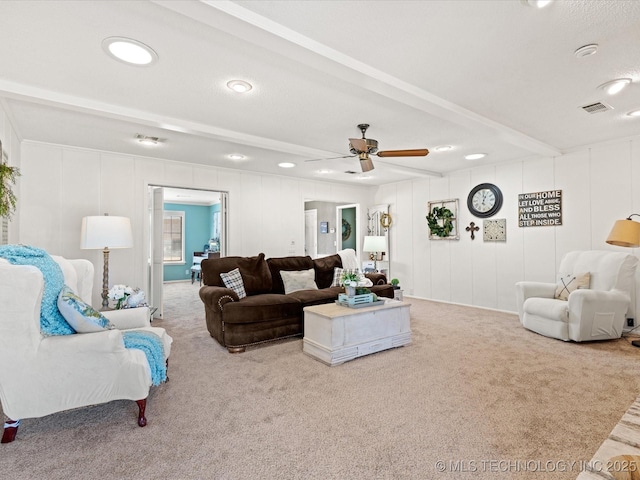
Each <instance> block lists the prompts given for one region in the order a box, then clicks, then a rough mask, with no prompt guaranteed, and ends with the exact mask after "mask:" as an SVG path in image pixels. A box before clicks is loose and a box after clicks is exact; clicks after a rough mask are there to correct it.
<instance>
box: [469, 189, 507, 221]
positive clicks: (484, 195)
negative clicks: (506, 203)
mask: <svg viewBox="0 0 640 480" xmlns="http://www.w3.org/2000/svg"><path fill="white" fill-rule="evenodd" d="M467 207H468V208H469V211H470V212H471V214H472V215H475V216H476V217H479V218H488V217H492V216H494V215H495V214H496V213H498V210H500V207H502V192H501V191H500V189H499V188H498V187H496V186H495V185H494V184H492V183H481V184H480V185H476V186H475V187H473V188H472V189H471V191H470V192H469V196H468V197H467Z"/></svg>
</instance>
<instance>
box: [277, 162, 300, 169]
mask: <svg viewBox="0 0 640 480" xmlns="http://www.w3.org/2000/svg"><path fill="white" fill-rule="evenodd" d="M278 166H279V167H280V168H293V167H295V166H296V164H295V163H291V162H282V163H279V164H278Z"/></svg>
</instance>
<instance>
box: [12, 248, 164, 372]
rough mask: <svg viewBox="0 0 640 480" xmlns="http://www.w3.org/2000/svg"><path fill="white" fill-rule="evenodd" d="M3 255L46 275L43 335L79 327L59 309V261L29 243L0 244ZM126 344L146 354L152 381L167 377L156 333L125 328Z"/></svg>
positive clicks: (61, 275)
mask: <svg viewBox="0 0 640 480" xmlns="http://www.w3.org/2000/svg"><path fill="white" fill-rule="evenodd" d="M0 257H1V258H6V259H7V260H8V261H9V263H11V264H13V265H33V266H34V267H37V268H38V269H39V270H40V271H41V272H42V275H43V277H44V292H43V294H42V305H41V306H40V331H41V332H42V334H43V335H71V334H74V333H76V331H75V330H74V329H73V328H71V325H69V324H68V323H67V321H66V320H65V319H64V317H63V316H62V314H61V313H60V310H58V295H59V293H60V290H62V287H63V286H64V275H63V274H62V269H61V268H60V265H58V264H57V263H56V261H55V260H54V259H53V258H51V256H50V255H49V254H48V253H47V252H45V251H44V250H42V249H40V248H36V247H31V246H28V245H0ZM122 337H123V338H124V346H125V347H126V348H137V349H139V350H142V351H143V352H144V353H145V355H146V356H147V360H148V362H149V366H150V367H151V381H152V383H153V385H159V384H160V383H162V382H164V381H165V380H166V379H167V365H166V363H165V361H164V346H163V345H162V340H161V339H160V337H158V336H157V335H156V334H154V333H151V332H143V331H123V332H122Z"/></svg>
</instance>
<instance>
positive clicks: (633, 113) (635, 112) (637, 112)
mask: <svg viewBox="0 0 640 480" xmlns="http://www.w3.org/2000/svg"><path fill="white" fill-rule="evenodd" d="M627 117H634V118H635V117H640V110H632V111H631V112H629V113H627Z"/></svg>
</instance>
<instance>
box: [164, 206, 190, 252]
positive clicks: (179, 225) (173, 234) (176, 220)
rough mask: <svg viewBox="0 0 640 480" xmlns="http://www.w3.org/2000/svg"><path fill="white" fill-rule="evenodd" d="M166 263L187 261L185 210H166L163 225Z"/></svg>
mask: <svg viewBox="0 0 640 480" xmlns="http://www.w3.org/2000/svg"><path fill="white" fill-rule="evenodd" d="M162 246H163V251H164V257H163V261H164V263H185V260H184V212H173V211H169V210H165V212H164V221H163V225H162Z"/></svg>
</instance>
